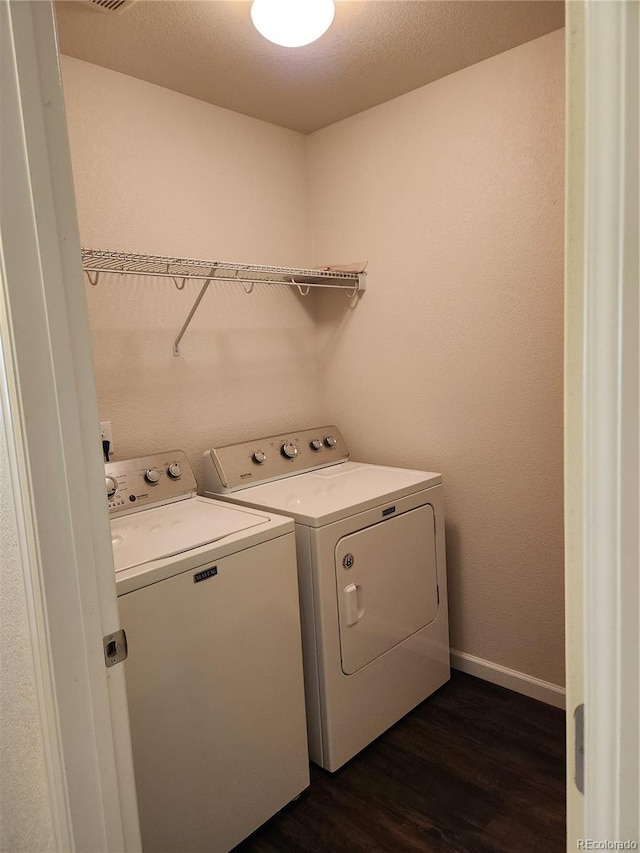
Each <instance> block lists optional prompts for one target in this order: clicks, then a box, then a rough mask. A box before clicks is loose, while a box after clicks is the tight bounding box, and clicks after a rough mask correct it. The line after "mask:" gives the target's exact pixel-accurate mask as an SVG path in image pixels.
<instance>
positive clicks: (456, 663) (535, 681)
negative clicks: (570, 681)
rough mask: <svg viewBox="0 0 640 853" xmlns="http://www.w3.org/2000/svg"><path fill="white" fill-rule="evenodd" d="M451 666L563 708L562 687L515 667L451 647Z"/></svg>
mask: <svg viewBox="0 0 640 853" xmlns="http://www.w3.org/2000/svg"><path fill="white" fill-rule="evenodd" d="M451 666H452V668H453V669H459V670H460V672H466V673H468V674H469V675H475V676H476V678H482V679H483V680H484V681H490V682H491V683H492V684H498V685H500V687H506V688H508V689H509V690H514V691H515V692H516V693H522V694H523V695H524V696H530V697H531V698H532V699H538V700H539V701H540V702H546V703H547V705H553V706H554V707H556V708H564V707H565V705H566V701H565V689H564V687H560V686H559V685H557V684H551V682H549V681H542V679H540V678H534V677H533V676H532V675H526V674H525V673H524V672H518V671H517V670H515V669H507V667H506V666H500V664H498V663H491V661H488V660H482V658H476V657H474V656H473V655H468V654H467V653H466V652H457V651H456V650H455V649H451Z"/></svg>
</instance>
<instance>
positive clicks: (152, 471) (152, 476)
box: [144, 468, 160, 483]
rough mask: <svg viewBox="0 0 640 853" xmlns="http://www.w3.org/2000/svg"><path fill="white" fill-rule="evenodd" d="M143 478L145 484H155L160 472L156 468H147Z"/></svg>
mask: <svg viewBox="0 0 640 853" xmlns="http://www.w3.org/2000/svg"><path fill="white" fill-rule="evenodd" d="M144 478H145V480H146V481H147V483H157V482H158V480H159V479H160V471H158V469H157V468H147V470H146V472H145V475H144Z"/></svg>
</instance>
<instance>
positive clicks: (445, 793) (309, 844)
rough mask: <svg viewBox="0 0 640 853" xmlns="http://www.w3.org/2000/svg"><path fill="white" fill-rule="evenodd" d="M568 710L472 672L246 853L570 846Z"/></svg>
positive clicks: (502, 852)
mask: <svg viewBox="0 0 640 853" xmlns="http://www.w3.org/2000/svg"><path fill="white" fill-rule="evenodd" d="M564 737H565V735H564V712H563V711H559V710H558V709H556V708H552V707H550V706H548V705H544V704H542V703H541V702H536V701H535V700H533V699H528V698H527V697H525V696H521V695H519V694H517V693H513V692H511V691H510V690H505V689H503V688H501V687H497V686H495V685H493V684H489V683H487V682H485V681H481V680H479V679H476V678H472V677H471V676H469V675H464V674H463V673H459V672H455V671H454V672H453V673H452V679H451V681H450V682H449V683H448V684H446V685H445V686H444V687H442V688H441V689H440V690H439V691H438V692H437V693H436V694H435V695H434V696H432V697H430V698H429V699H428V700H427V701H426V702H423V703H422V705H420V706H419V707H418V708H416V709H415V710H414V711H413V712H411V713H410V714H409V715H407V716H406V717H405V718H404V719H403V720H401V721H400V722H399V723H398V724H397V725H395V726H394V727H393V728H392V729H390V730H389V731H388V732H386V733H385V734H384V735H382V737H380V738H378V740H377V741H376V742H375V743H373V744H372V745H371V746H369V747H368V748H367V749H365V750H364V751H363V752H361V753H360V754H359V755H357V756H356V757H355V758H354V759H353V760H352V761H350V762H349V763H348V764H347V765H346V766H345V767H343V768H342V769H341V770H339V771H338V772H337V773H335V774H330V773H327V772H325V771H324V770H321V769H319V768H317V767H316V766H315V765H312V771H311V786H310V788H309V789H308V790H307V791H306V792H305V793H303V794H302V796H301V797H300V799H298V800H297V801H296V802H294V803H291V804H290V805H288V806H287V807H286V808H285V809H283V810H282V811H281V812H279V813H278V814H277V815H276V816H275V817H273V818H272V819H271V820H270V821H269V822H268V823H267V824H265V825H264V826H263V827H261V828H260V829H259V830H257V831H256V832H255V833H254V834H253V835H252V836H250V838H248V839H247V840H246V841H244V842H243V843H242V844H241V845H239V846H238V847H236V848H235V853H376V852H377V851H380V853H382V851H388V853H391V852H392V851H393V853H404V851H408V852H409V851H421V853H533V851H536V853H563V851H564V850H565V849H566V846H565V740H564Z"/></svg>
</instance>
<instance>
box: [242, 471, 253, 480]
mask: <svg viewBox="0 0 640 853" xmlns="http://www.w3.org/2000/svg"><path fill="white" fill-rule="evenodd" d="M247 477H253V474H252V473H251V471H247V473H246V474H240V479H241V480H246V479H247Z"/></svg>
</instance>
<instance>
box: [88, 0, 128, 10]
mask: <svg viewBox="0 0 640 853" xmlns="http://www.w3.org/2000/svg"><path fill="white" fill-rule="evenodd" d="M135 2H136V0H88V3H89V5H91V6H93V8H94V9H99V10H100V11H101V12H125V11H126V10H127V9H128V8H129V6H133V4H134V3H135Z"/></svg>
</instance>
